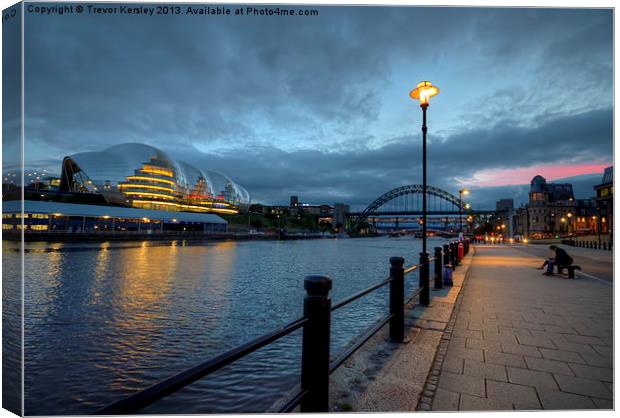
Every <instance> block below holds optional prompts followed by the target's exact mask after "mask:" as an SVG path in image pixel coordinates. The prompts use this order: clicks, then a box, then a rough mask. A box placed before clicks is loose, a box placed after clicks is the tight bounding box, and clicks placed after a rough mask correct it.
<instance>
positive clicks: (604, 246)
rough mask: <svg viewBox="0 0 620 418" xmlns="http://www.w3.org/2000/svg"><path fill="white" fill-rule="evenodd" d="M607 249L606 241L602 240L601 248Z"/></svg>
mask: <svg viewBox="0 0 620 418" xmlns="http://www.w3.org/2000/svg"><path fill="white" fill-rule="evenodd" d="M606 249H607V243H606V242H605V241H603V250H606Z"/></svg>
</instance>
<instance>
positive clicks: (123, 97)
mask: <svg viewBox="0 0 620 418" xmlns="http://www.w3.org/2000/svg"><path fill="white" fill-rule="evenodd" d="M135 5H136V4H133V6H135ZM138 5H139V4H138ZM115 6H119V4H115ZM180 7H181V11H182V12H185V11H186V10H185V9H186V6H183V5H180ZM229 7H230V8H231V9H233V13H234V6H229ZM265 7H268V6H264V5H263V6H260V7H259V8H265ZM271 7H272V8H275V7H276V6H271ZM293 9H295V10H309V9H312V10H318V12H319V13H318V14H319V15H318V16H288V17H283V16H235V15H234V14H233V15H230V16H221V15H220V16H204V15H203V16H188V15H186V14H183V15H175V16H173V15H168V16H156V15H154V16H143V15H141V16H136V15H126V14H111V15H93V14H88V13H83V14H65V15H63V16H58V15H43V16H41V15H37V14H34V13H26V18H25V26H26V27H25V33H26V37H25V45H24V49H25V58H24V59H25V70H24V72H25V78H24V84H25V115H26V118H25V140H26V144H25V153H26V163H25V164H26V166H27V167H28V166H30V167H36V168H47V169H51V170H54V171H59V167H60V161H61V159H62V157H64V156H65V155H70V154H73V153H77V152H83V151H95V150H101V149H104V148H106V147H108V146H112V145H116V144H119V143H124V142H142V143H147V144H150V145H153V146H156V147H159V148H162V149H164V150H166V151H168V152H169V153H170V154H171V155H173V156H175V157H177V158H179V159H182V160H185V161H187V162H189V163H192V164H194V165H196V166H199V167H201V168H206V169H212V170H216V171H221V172H223V173H226V174H227V175H229V176H230V177H231V178H232V179H234V180H235V181H236V182H237V183H239V184H241V185H243V186H244V187H245V188H246V189H247V190H248V191H249V192H250V193H251V195H252V200H253V201H254V202H262V203H270V204H283V203H287V202H288V199H289V196H290V195H298V196H299V197H300V201H302V202H308V203H328V204H333V203H335V202H344V203H348V204H350V205H351V206H353V207H361V208H363V207H364V206H366V205H367V204H369V203H370V202H372V201H373V200H374V199H375V198H377V197H378V196H380V195H381V194H383V193H384V192H387V191H388V190H390V189H393V188H395V187H399V186H402V185H406V184H415V183H421V177H422V175H421V164H422V156H421V153H422V143H421V141H422V137H421V129H420V128H421V123H422V121H421V119H422V112H421V110H420V107H419V103H416V102H415V101H413V100H411V99H410V98H409V91H410V90H411V89H413V88H414V87H415V85H416V84H417V83H418V82H419V81H422V80H430V81H432V82H433V83H434V84H435V85H437V86H438V87H439V89H440V93H439V95H438V96H436V97H434V98H432V99H431V104H430V107H429V110H428V125H429V135H428V162H429V174H428V182H429V184H430V185H433V186H437V187H441V188H443V189H445V190H447V191H449V192H451V193H453V194H458V189H459V188H462V187H467V188H469V189H471V191H472V193H471V195H470V196H469V200H470V201H471V202H472V204H473V205H474V206H475V207H480V208H492V207H494V203H495V201H496V200H498V199H500V198H507V197H508V198H509V197H513V198H515V199H516V200H517V204H518V203H522V202H523V200H524V199H525V198H526V196H527V185H528V184H529V181H530V180H531V179H532V177H534V175H536V174H541V175H543V176H544V177H546V178H547V180H548V181H553V180H557V179H565V178H569V179H570V181H571V182H574V185H575V189H576V191H578V193H577V194H578V196H577V197H580V198H586V197H590V196H592V195H593V194H594V193H593V190H592V185H594V184H597V183H598V182H600V179H601V178H602V172H603V169H604V167H606V166H608V165H611V164H612V161H613V157H612V152H613V88H612V87H613V84H612V83H613V61H612V56H613V50H612V48H613V41H612V39H613V38H612V36H613V33H612V32H613V20H612V11H611V10H610V9H553V8H551V9H549V8H547V9H531V8H457V7H443V8H439V7H370V6H366V7H352V6H349V7H336V6H322V7H314V6H294V7H293ZM3 26H6V25H3ZM5 120H6V118H5ZM7 122H8V124H7V123H6V122H5V124H4V125H5V126H8V127H9V128H5V132H8V134H9V135H10V134H11V132H9V131H8V129H10V126H12V125H11V123H10V122H11V121H7ZM6 137H7V135H6V134H5V138H6ZM5 165H6V158H5Z"/></svg>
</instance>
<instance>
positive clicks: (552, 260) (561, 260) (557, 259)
mask: <svg viewBox="0 0 620 418" xmlns="http://www.w3.org/2000/svg"><path fill="white" fill-rule="evenodd" d="M549 249H550V250H551V251H553V252H554V253H555V256H554V257H549V258H548V259H547V260H545V262H544V263H543V265H542V266H540V267H539V269H541V270H542V269H543V268H545V266H547V271H546V272H544V273H543V274H544V275H546V276H553V267H555V266H570V265H571V264H573V259H572V257H571V256H570V255H568V253H567V252H566V251H565V250H564V249H562V248H559V247H557V246H555V245H551V246H550V247H549Z"/></svg>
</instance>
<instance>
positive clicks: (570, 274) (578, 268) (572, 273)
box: [557, 264, 581, 279]
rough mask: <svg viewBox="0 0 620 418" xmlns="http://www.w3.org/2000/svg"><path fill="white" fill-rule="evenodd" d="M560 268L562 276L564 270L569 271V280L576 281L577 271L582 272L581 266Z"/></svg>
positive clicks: (572, 265)
mask: <svg viewBox="0 0 620 418" xmlns="http://www.w3.org/2000/svg"><path fill="white" fill-rule="evenodd" d="M557 268H558V274H562V272H563V271H564V269H566V270H568V278H569V279H574V278H575V270H581V266H578V265H576V264H571V265H569V266H560V265H558V266H557Z"/></svg>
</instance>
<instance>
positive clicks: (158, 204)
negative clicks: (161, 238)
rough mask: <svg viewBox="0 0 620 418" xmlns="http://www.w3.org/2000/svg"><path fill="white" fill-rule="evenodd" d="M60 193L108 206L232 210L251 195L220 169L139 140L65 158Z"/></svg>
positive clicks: (245, 204)
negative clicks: (98, 198)
mask: <svg viewBox="0 0 620 418" xmlns="http://www.w3.org/2000/svg"><path fill="white" fill-rule="evenodd" d="M60 192H68V193H88V194H99V195H101V196H102V197H103V198H104V199H105V202H106V203H107V204H109V205H117V206H130V207H134V208H141V209H148V210H163V211H174V212H202V213H218V214H234V213H238V212H239V211H242V210H245V209H246V208H247V207H248V205H249V203H250V195H249V193H248V192H247V190H245V189H244V188H243V187H241V186H239V185H238V184H236V183H235V182H233V181H232V180H231V179H230V178H228V177H227V176H225V175H224V174H221V173H217V172H214V171H208V170H202V169H199V168H197V167H194V166H192V165H190V164H188V163H186V162H183V161H177V160H174V159H173V158H171V157H170V156H169V155H168V154H167V153H165V152H164V151H162V150H160V149H157V148H155V147H152V146H149V145H144V144H136V143H130V144H121V145H116V146H113V147H110V148H107V149H105V150H103V151H97V152H83V153H79V154H74V155H71V156H68V157H65V158H64V160H63V162H62V172H61V175H60Z"/></svg>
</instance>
